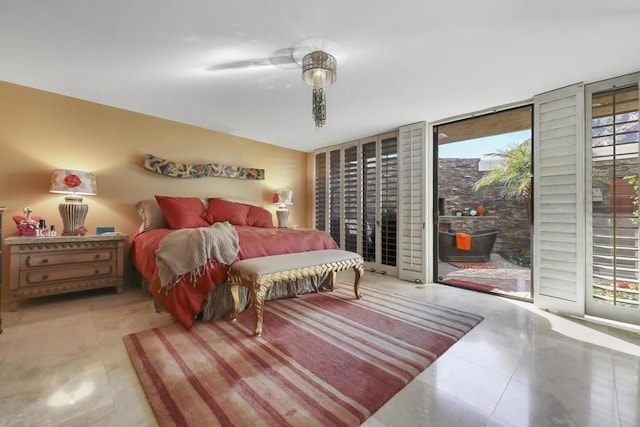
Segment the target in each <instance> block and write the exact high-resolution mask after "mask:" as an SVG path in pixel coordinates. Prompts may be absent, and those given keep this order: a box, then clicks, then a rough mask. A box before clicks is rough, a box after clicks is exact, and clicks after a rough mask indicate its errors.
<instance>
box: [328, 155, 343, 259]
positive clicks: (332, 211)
mask: <svg viewBox="0 0 640 427" xmlns="http://www.w3.org/2000/svg"><path fill="white" fill-rule="evenodd" d="M341 153H342V150H340V149H337V150H332V151H330V152H329V234H331V237H333V239H334V240H335V241H336V243H338V245H340V246H341V247H342V226H341V224H340V222H341V218H342V205H341V203H340V202H341V199H342V168H341V167H340V163H341V161H340V157H341Z"/></svg>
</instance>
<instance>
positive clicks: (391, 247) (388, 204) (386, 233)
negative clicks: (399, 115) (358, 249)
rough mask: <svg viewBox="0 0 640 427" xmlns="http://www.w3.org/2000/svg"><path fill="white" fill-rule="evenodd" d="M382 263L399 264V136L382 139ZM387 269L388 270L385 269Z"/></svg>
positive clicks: (394, 265) (388, 264)
mask: <svg viewBox="0 0 640 427" xmlns="http://www.w3.org/2000/svg"><path fill="white" fill-rule="evenodd" d="M379 197H380V263H381V264H383V265H386V266H390V267H396V266H397V263H396V261H397V253H398V248H397V246H398V245H397V244H398V227H397V224H398V136H397V134H395V133H394V134H393V135H389V136H383V137H381V140H380V195H379ZM383 271H386V270H383Z"/></svg>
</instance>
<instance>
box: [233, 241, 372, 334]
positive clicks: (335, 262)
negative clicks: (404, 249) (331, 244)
mask: <svg viewBox="0 0 640 427" xmlns="http://www.w3.org/2000/svg"><path fill="white" fill-rule="evenodd" d="M350 268H353V270H354V272H355V279H354V281H353V291H354V292H355V295H356V298H358V299H359V298H361V294H360V289H359V286H360V278H361V277H362V273H363V271H364V261H363V259H362V257H361V256H360V255H358V254H356V253H353V252H348V251H343V250H340V249H325V250H319V251H311V252H301V253H293V254H284V255H272V256H266V257H260V258H250V259H245V260H242V261H238V262H236V263H235V264H233V265H232V266H231V268H230V269H229V281H230V282H231V295H232V296H233V314H232V315H231V317H230V320H236V319H237V317H238V312H239V311H240V302H239V297H238V286H239V285H243V286H246V287H247V288H249V290H250V292H251V302H252V303H253V309H254V311H255V314H256V323H255V327H254V329H253V335H255V336H259V335H261V334H262V315H263V306H264V298H265V296H266V294H267V291H268V290H269V288H271V286H273V283H274V282H280V281H290V280H296V279H301V278H304V277H317V276H321V275H323V274H325V273H330V274H331V290H332V291H333V290H334V286H335V281H336V273H337V272H339V271H344V270H348V269H350Z"/></svg>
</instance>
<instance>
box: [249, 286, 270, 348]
mask: <svg viewBox="0 0 640 427" xmlns="http://www.w3.org/2000/svg"><path fill="white" fill-rule="evenodd" d="M271 286H273V280H267V281H264V282H262V281H259V282H258V283H256V284H255V285H253V286H251V300H252V301H253V311H254V312H255V314H256V324H255V327H254V328H253V335H254V336H256V337H259V336H260V335H262V324H263V320H262V319H263V315H264V299H265V297H266V295H267V291H268V290H269V288H270V287H271Z"/></svg>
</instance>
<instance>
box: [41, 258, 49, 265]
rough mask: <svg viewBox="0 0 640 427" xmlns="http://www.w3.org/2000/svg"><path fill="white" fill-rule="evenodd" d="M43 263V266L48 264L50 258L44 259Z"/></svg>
mask: <svg viewBox="0 0 640 427" xmlns="http://www.w3.org/2000/svg"><path fill="white" fill-rule="evenodd" d="M41 263H42V264H48V263H49V258H44V259H43V260H42V261H41Z"/></svg>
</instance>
